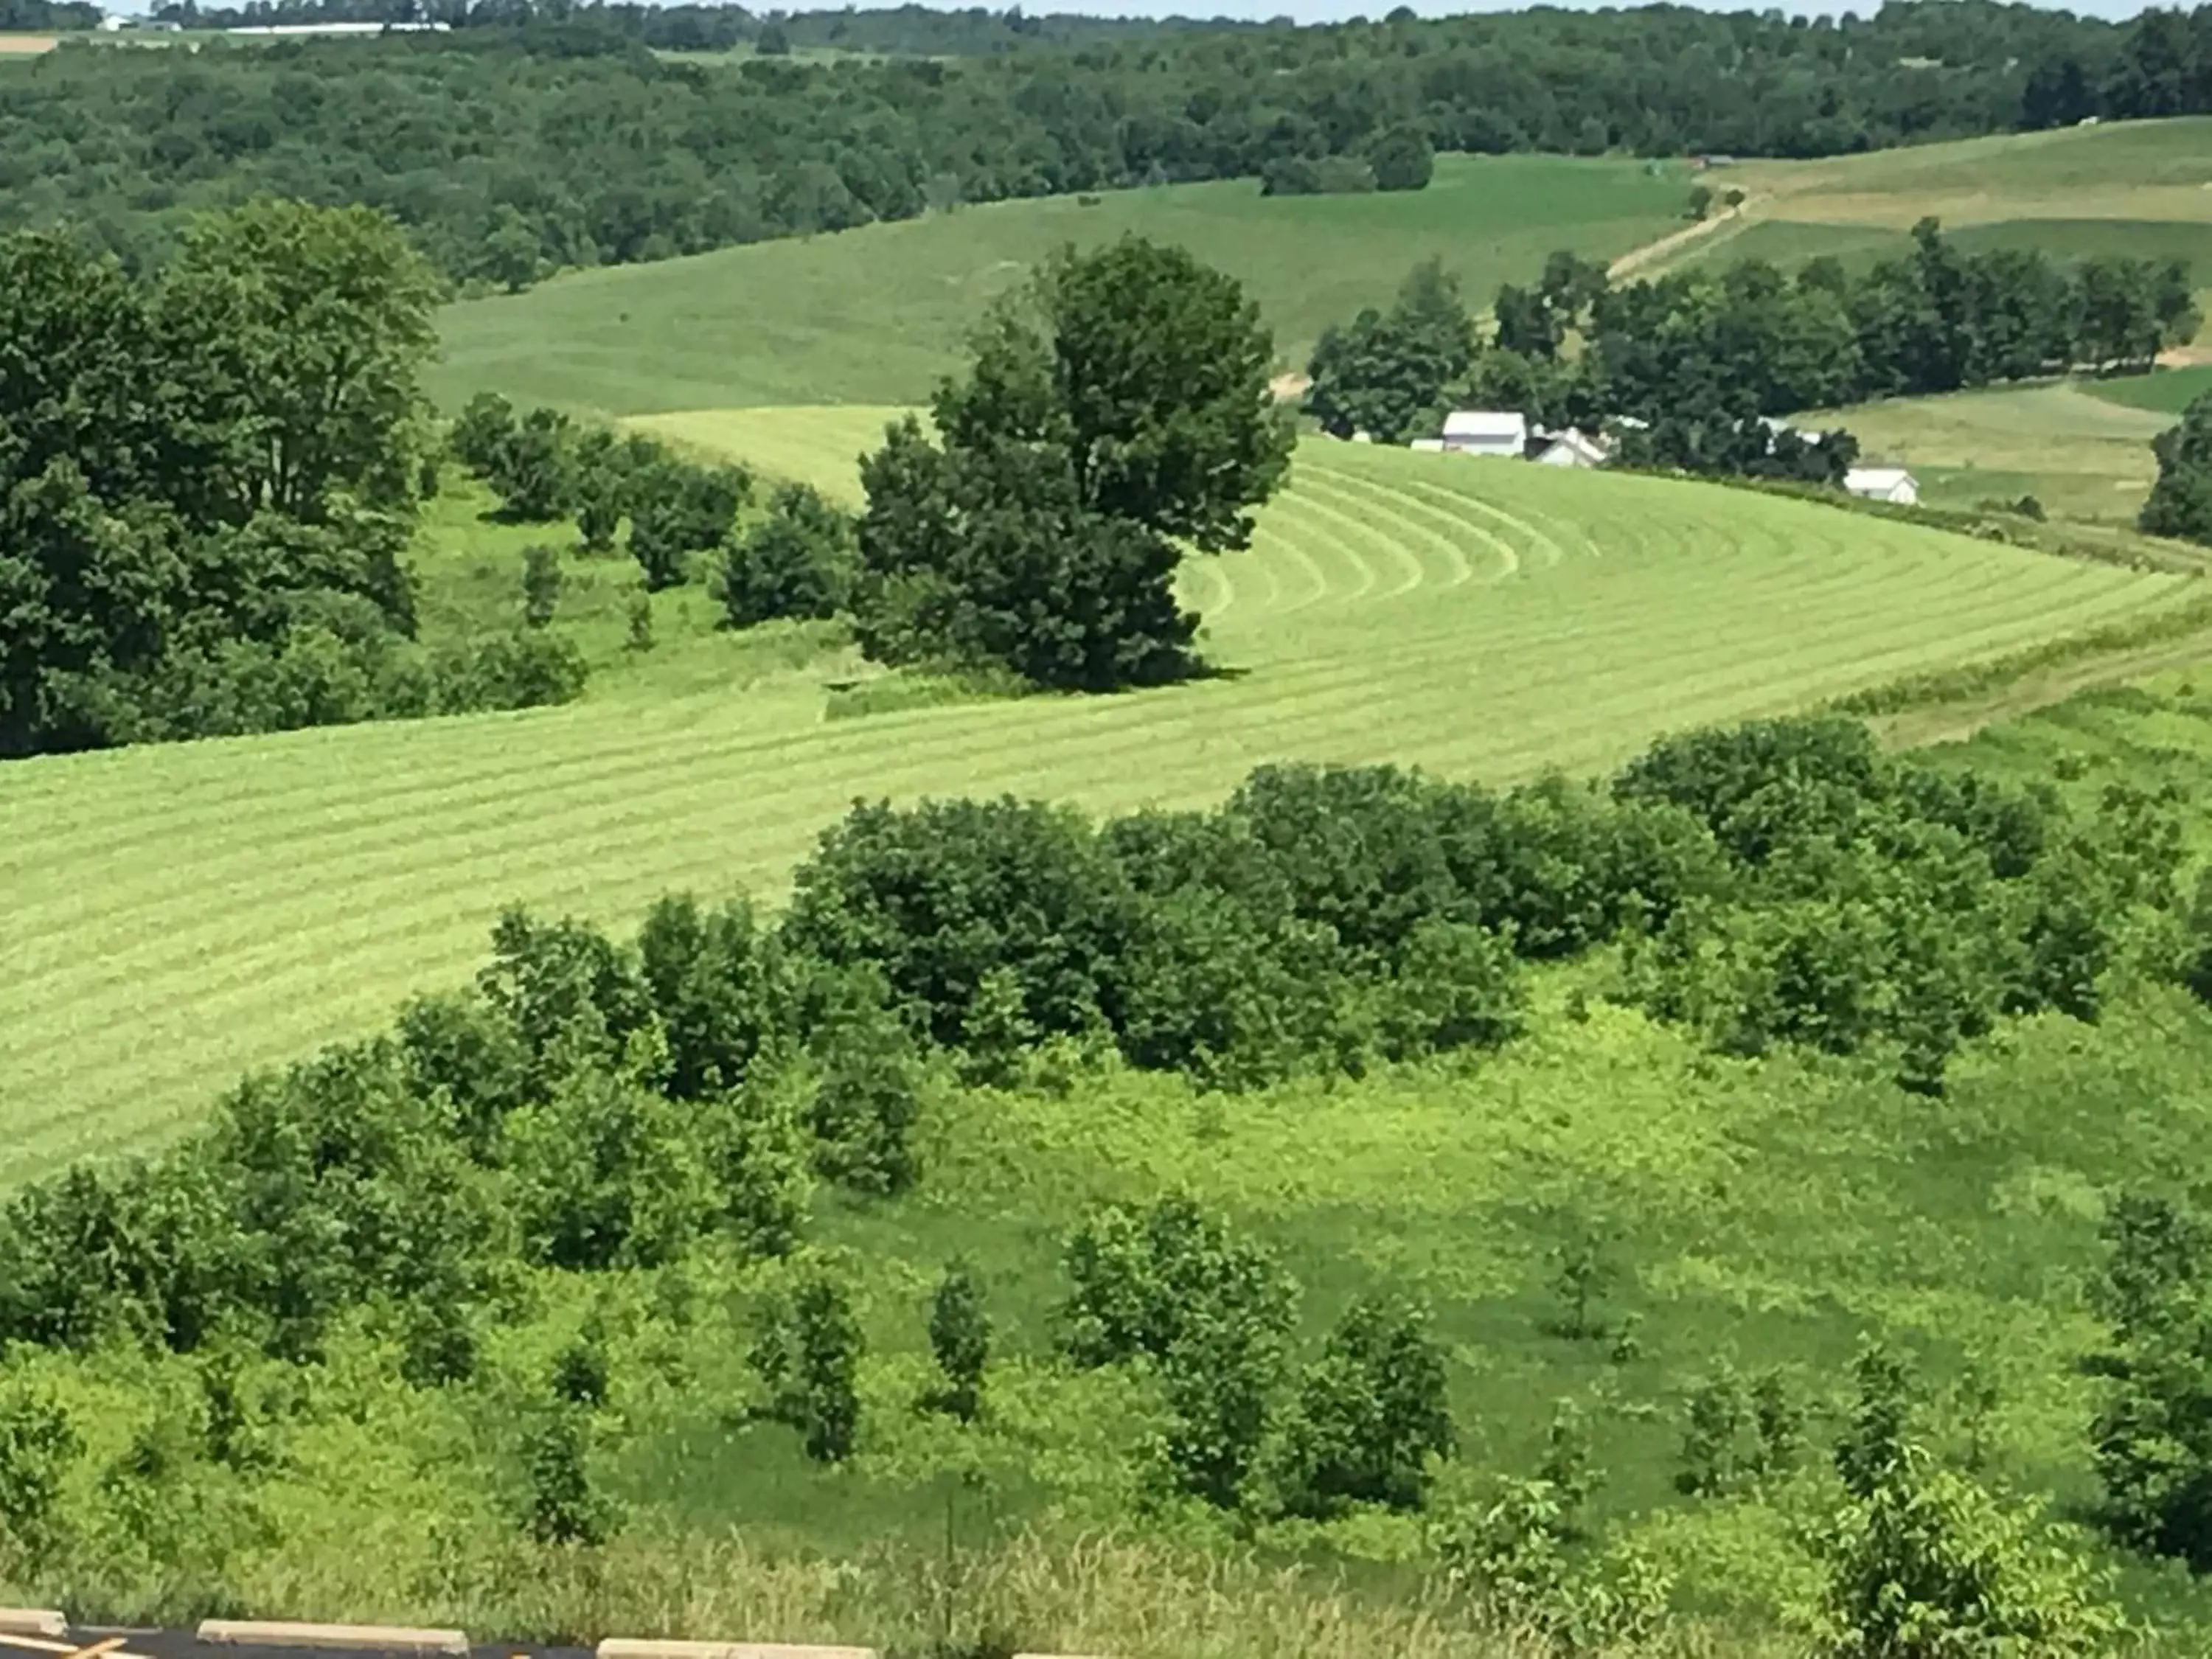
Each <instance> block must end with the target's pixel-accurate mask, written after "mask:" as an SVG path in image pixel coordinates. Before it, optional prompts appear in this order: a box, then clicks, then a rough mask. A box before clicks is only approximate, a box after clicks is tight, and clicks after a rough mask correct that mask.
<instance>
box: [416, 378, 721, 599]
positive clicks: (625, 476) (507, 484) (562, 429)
mask: <svg viewBox="0 0 2212 1659" xmlns="http://www.w3.org/2000/svg"><path fill="white" fill-rule="evenodd" d="M446 447H447V452H448V453H450V454H452V456H453V459H455V460H457V461H459V463H460V464H461V465H463V466H465V467H466V468H468V470H469V471H471V472H472V473H474V474H475V475H476V476H477V477H479V478H482V479H483V481H484V482H485V483H487V484H489V485H490V487H491V489H492V490H493V491H494V493H495V494H496V495H498V496H499V498H500V512H501V516H503V517H505V518H507V519H510V520H514V521H515V522H517V523H522V524H547V523H551V522H553V521H555V520H561V519H566V518H569V517H572V516H573V517H574V520H575V521H576V529H577V533H578V535H579V537H580V538H581V540H582V542H583V544H584V547H585V550H586V551H587V552H592V553H607V552H611V551H612V550H614V546H615V542H616V538H617V535H618V534H619V532H620V530H621V526H622V524H623V520H629V526H630V531H629V551H630V554H631V556H633V557H635V559H636V560H637V562H638V566H639V568H640V570H641V573H642V574H643V577H644V580H645V585H646V586H647V588H648V589H652V590H659V589H661V588H666V587H673V586H678V585H679V584H680V583H682V582H683V581H684V580H686V578H687V576H688V575H689V574H690V565H691V562H692V560H693V559H694V558H695V557H697V556H701V555H705V554H709V553H712V552H714V550H717V549H720V548H722V547H724V546H725V544H726V543H727V542H728V541H729V539H730V538H731V536H732V533H733V532H734V530H735V528H736V524H737V518H738V512H739V510H740V509H741V508H743V507H744V505H745V504H746V503H747V502H748V501H750V500H751V499H752V489H753V484H752V477H751V475H750V473H748V472H747V471H745V470H744V468H743V467H738V466H728V465H701V464H699V463H696V462H694V461H690V460H687V459H684V457H683V456H680V455H678V454H677V453H675V452H674V451H673V450H671V449H670V448H669V447H667V446H666V445H665V444H663V443H661V442H659V441H658V440H656V439H653V438H649V437H647V436H645V435H643V434H641V433H631V434H628V435H621V436H617V435H616V434H615V433H613V432H611V431H609V430H608V429H607V428H604V427H589V426H579V425H577V424H576V423H575V422H573V421H571V420H570V419H569V417H568V416H566V415H564V414H562V413H561V412H560V411H559V410H552V409H533V410H527V411H526V412H524V413H521V414H518V413H517V412H516V410H515V409H514V406H513V404H510V403H509V402H508V401H507V399H506V398H502V397H501V396H500V395H499V394H498V393H497V392H478V393H477V395H476V396H475V397H474V398H471V399H470V400H469V403H468V404H467V405H466V406H465V408H464V409H463V410H461V412H460V414H459V415H458V416H455V418H454V421H453V426H452V428H450V430H449V431H448V432H447V438H446Z"/></svg>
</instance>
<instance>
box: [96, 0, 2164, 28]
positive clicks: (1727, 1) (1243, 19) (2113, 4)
mask: <svg viewBox="0 0 2212 1659" xmlns="http://www.w3.org/2000/svg"><path fill="white" fill-rule="evenodd" d="M224 3H226V0H211V6H213V5H222V4H224ZM228 3H231V4H241V5H242V4H243V3H245V0H228ZM646 3H647V4H648V5H650V4H654V3H659V0H646ZM725 3H730V4H741V3H744V0H725ZM906 3H919V4H921V5H922V6H924V7H926V8H927V9H929V10H931V11H964V10H966V9H968V8H967V7H965V6H962V5H959V4H957V3H955V0H871V3H861V4H856V5H854V6H852V7H850V8H849V9H851V10H854V11H892V10H896V9H898V7H899V6H901V5H902V4H906ZM1400 3H1401V0H1288V3H1285V0H1200V3H1199V4H1197V5H1190V4H1182V3H1176V0H1155V3H1147V0H1104V3H1098V0H1033V3H1024V4H1023V6H1022V8H1021V9H1022V10H1024V11H1025V12H1027V13H1030V15H1036V16H1054V17H1154V18H1169V17H1176V18H1184V19H1188V20H1190V21H1197V22H1212V21H1217V20H1222V21H1230V22H1237V23H1264V22H1268V21H1273V20H1275V19H1278V18H1288V19H1290V21H1292V22H1295V23H1342V22H1346V21H1350V20H1351V19H1352V18H1354V17H1365V18H1376V17H1380V16H1382V15H1383V14H1384V13H1386V12H1389V11H1391V10H1394V9H1396V7H1397V6H1398V5H1399V4H1400ZM1403 3H1406V4H1407V5H1410V6H1411V7H1412V9H1413V11H1414V13H1415V14H1416V15H1419V16H1421V17H1424V18H1431V19H1433V18H1439V17H1462V16H1469V15H1478V14H1491V13H1497V12H1509V11H1531V10H1534V9H1535V6H1536V4H1537V3H1542V4H1544V5H1547V6H1549V7H1553V8H1556V9H1561V10H1565V11H1605V10H1621V11H1638V10H1643V9H1646V8H1648V7H1650V6H1654V5H1660V4H1667V3H1680V4H1686V5H1689V6H1692V7H1693V8H1695V9H1698V10H1699V11H1716V12H1741V11H1750V12H1765V11H1781V12H1783V13H1784V14H1785V15H1790V16H1793V17H1795V16H1805V17H1836V16H1841V15H1844V14H1845V13H1847V12H1855V13H1857V15H1860V16H1862V17H1864V16H1869V15H1872V14H1873V13H1874V12H1875V11H1878V10H1879V9H1881V0H1863V3H1861V4H1857V5H1850V4H1844V5H1835V4H1827V3H1821V0H1776V3H1771V4H1759V3H1755V0H1626V3H1622V0H1476V3H1474V4H1465V3H1459V0H1403ZM2028 3H2029V4H2031V5H2033V6H2034V7H2035V8H2036V9H2038V10H2039V11H2070V12H2073V13H2074V14H2075V15H2078V16H2082V17H2097V18H2102V19H2104V20H2105V21H2108V22H2116V21H2123V20H2124V19H2127V18H2130V17H2133V16H2135V15H2136V14H2137V13H2139V12H2142V11H2143V10H2145V9H2148V3H2149V0H2080V3H2077V4H2065V5H2062V4H2050V3H2045V0H2028ZM747 9H750V10H753V11H756V12H760V13H763V14H765V13H768V12H769V11H772V10H786V11H836V10H839V9H844V8H840V7H837V6H833V5H818V6H806V5H798V6H782V7H774V6H769V5H765V4H754V5H751V6H749V7H748V8H747ZM990 9H992V10H994V11H1004V10H1006V4H1005V3H998V4H993V5H991V6H990ZM109 10H110V12H111V14H112V15H117V16H129V17H138V16H145V15H149V14H150V13H151V11H152V10H153V0H131V3H125V4H123V5H119V6H115V7H111V8H109Z"/></svg>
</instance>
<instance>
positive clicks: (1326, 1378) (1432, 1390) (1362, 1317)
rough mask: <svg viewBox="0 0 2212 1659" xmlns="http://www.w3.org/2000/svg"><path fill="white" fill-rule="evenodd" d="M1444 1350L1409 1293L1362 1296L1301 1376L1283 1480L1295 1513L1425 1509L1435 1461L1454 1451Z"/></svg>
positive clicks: (1281, 1465) (1282, 1457)
mask: <svg viewBox="0 0 2212 1659" xmlns="http://www.w3.org/2000/svg"><path fill="white" fill-rule="evenodd" d="M1453 1439H1454V1437H1453V1433H1452V1422H1451V1413H1450V1411H1449V1408H1448V1407H1447V1405H1446V1403H1445V1398H1444V1361H1443V1352H1442V1351H1441V1350H1439V1349H1438V1348H1437V1345H1436V1342H1435V1340H1434V1339H1432V1338H1431V1336H1430V1334H1429V1333H1428V1328H1427V1321H1426V1319H1425V1316H1423V1315H1422V1314H1421V1313H1420V1312H1419V1310H1416V1309H1415V1308H1413V1306H1412V1305H1410V1304H1407V1303H1405V1302H1403V1301H1400V1300H1396V1299H1393V1298H1388V1297H1361V1298H1359V1299H1358V1300H1356V1301H1354V1302H1353V1303H1352V1306H1351V1307H1350V1308H1349V1309H1348V1310H1346V1313H1345V1315H1344V1317H1343V1318H1342V1319H1341V1320H1340V1322H1338V1324H1337V1327H1336V1328H1335V1329H1334V1331H1332V1332H1331V1333H1330V1334H1329V1337H1328V1343H1327V1344H1326V1346H1324V1347H1323V1348H1322V1354H1321V1358H1318V1359H1317V1360H1316V1361H1315V1362H1314V1363H1313V1364H1310V1365H1309V1366H1307V1367H1306V1370H1305V1372H1304V1376H1302V1377H1301V1378H1300V1380H1299V1383H1298V1389H1297V1396H1296V1398H1295V1399H1294V1401H1292V1403H1291V1407H1290V1408H1289V1412H1288V1415H1287V1419H1286V1421H1285V1425H1284V1428H1283V1431H1282V1443H1281V1447H1280V1449H1279V1452H1278V1454H1277V1468H1276V1475H1275V1479H1276V1482H1277V1486H1278V1490H1279V1493H1280V1496H1281V1499H1282V1502H1283V1504H1284V1505H1285V1507H1286V1508H1287V1509H1289V1510H1291V1512H1293V1513H1295V1514H1299V1515H1310V1516H1316V1517H1319V1518H1326V1517H1327V1516H1330V1515H1332V1514H1334V1513H1336V1512H1337V1511H1338V1510H1341V1509H1342V1508H1343V1507H1344V1506H1345V1505H1346V1504H1384V1505H1386V1506H1388V1507H1389V1508H1392V1509H1401V1510H1417V1509H1419V1508H1420V1507H1421V1504H1422V1500H1423V1498H1425V1496H1426V1493H1427V1488H1428V1471H1427V1469H1426V1468H1425V1463H1426V1460H1427V1459H1429V1458H1431V1457H1432V1456H1433V1457H1442V1456H1445V1455H1449V1452H1450V1451H1451V1449H1452V1446H1453Z"/></svg>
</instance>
